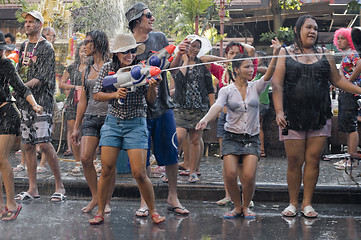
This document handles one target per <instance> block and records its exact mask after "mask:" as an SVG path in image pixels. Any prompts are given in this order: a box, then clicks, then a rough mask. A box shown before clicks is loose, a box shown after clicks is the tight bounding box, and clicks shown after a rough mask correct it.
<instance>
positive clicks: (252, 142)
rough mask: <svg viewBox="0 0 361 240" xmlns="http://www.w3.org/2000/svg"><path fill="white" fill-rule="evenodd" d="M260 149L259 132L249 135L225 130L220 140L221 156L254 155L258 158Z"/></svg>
mask: <svg viewBox="0 0 361 240" xmlns="http://www.w3.org/2000/svg"><path fill="white" fill-rule="evenodd" d="M260 149H261V142H260V140H259V134H257V135H254V136H251V135H249V134H238V133H231V132H228V131H226V132H225V134H224V137H223V142H222V158H223V156H226V155H239V156H240V155H256V156H257V157H258V158H259V157H260ZM240 163H242V158H240Z"/></svg>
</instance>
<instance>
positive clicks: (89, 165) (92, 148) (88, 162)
mask: <svg viewBox="0 0 361 240" xmlns="http://www.w3.org/2000/svg"><path fill="white" fill-rule="evenodd" d="M98 143H99V139H98V138H97V137H93V136H83V137H82V138H81V144H80V146H81V150H80V160H81V162H82V164H83V171H84V176H85V179H86V181H87V183H88V186H89V188H90V192H91V194H92V200H91V201H90V202H89V203H88V205H87V206H86V207H84V208H83V209H82V212H90V211H91V210H92V209H93V208H94V207H95V206H96V205H97V203H98V199H97V181H98V180H97V179H98V176H97V173H96V171H95V168H94V164H93V157H94V154H95V152H96V148H97V146H98Z"/></svg>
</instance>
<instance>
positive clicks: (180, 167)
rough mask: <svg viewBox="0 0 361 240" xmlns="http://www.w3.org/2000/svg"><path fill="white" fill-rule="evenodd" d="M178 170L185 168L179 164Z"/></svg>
mask: <svg viewBox="0 0 361 240" xmlns="http://www.w3.org/2000/svg"><path fill="white" fill-rule="evenodd" d="M178 170H183V171H184V170H187V169H186V168H184V167H182V166H181V165H178Z"/></svg>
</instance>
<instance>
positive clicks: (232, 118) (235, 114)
mask: <svg viewBox="0 0 361 240" xmlns="http://www.w3.org/2000/svg"><path fill="white" fill-rule="evenodd" d="M270 82H271V81H267V82H265V81H264V80H263V77H261V78H260V79H259V80H257V81H254V82H247V83H248V86H247V95H246V97H245V100H244V101H243V98H242V95H241V93H240V92H239V91H238V89H237V87H236V86H235V85H234V84H230V85H228V86H226V87H223V88H221V90H220V91H219V94H218V98H217V101H216V103H215V104H216V105H218V106H221V107H222V108H223V107H224V106H226V107H227V118H226V121H227V122H226V124H225V125H224V129H225V130H226V131H228V132H232V133H238V134H244V133H247V134H249V135H251V136H254V135H257V134H259V95H260V94H261V92H263V91H264V90H265V89H266V87H267V86H268V84H270Z"/></svg>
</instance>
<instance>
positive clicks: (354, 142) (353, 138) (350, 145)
mask: <svg viewBox="0 0 361 240" xmlns="http://www.w3.org/2000/svg"><path fill="white" fill-rule="evenodd" d="M358 142H359V137H358V132H357V131H356V132H351V133H349V134H347V152H348V153H357V147H358Z"/></svg>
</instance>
